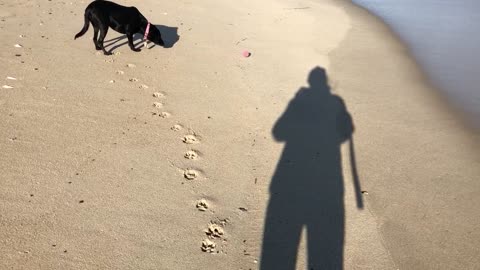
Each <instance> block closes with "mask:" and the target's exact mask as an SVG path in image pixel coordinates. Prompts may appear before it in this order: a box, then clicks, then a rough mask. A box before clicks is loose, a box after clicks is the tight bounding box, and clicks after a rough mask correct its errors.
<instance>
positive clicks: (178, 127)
mask: <svg viewBox="0 0 480 270" xmlns="http://www.w3.org/2000/svg"><path fill="white" fill-rule="evenodd" d="M170 129H171V130H173V131H180V130H182V129H183V126H182V125H179V124H175V125H173V126H172V127H171V128H170Z"/></svg>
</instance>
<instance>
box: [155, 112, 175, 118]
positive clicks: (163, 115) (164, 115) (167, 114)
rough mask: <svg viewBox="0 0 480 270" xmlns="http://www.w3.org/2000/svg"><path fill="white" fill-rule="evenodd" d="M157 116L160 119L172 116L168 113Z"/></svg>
mask: <svg viewBox="0 0 480 270" xmlns="http://www.w3.org/2000/svg"><path fill="white" fill-rule="evenodd" d="M158 116H159V117H161V118H170V117H171V116H172V115H171V114H170V113H169V112H161V113H159V114H158Z"/></svg>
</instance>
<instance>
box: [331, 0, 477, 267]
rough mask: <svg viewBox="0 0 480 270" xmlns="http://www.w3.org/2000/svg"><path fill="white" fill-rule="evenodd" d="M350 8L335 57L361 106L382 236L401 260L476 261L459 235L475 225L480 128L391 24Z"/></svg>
mask: <svg viewBox="0 0 480 270" xmlns="http://www.w3.org/2000/svg"><path fill="white" fill-rule="evenodd" d="M346 3H347V2H346ZM348 5H351V6H348ZM345 8H346V11H347V13H349V14H350V15H351V16H352V20H353V21H354V22H353V28H352V29H351V31H350V33H349V36H348V37H347V38H346V39H345V40H344V41H343V42H342V44H341V45H340V47H339V48H337V50H336V51H334V52H333V53H332V54H331V56H332V58H331V59H332V63H333V70H334V72H336V73H337V76H338V77H337V78H336V79H337V80H338V81H339V83H338V85H339V93H342V94H343V95H344V97H345V99H346V101H347V104H348V103H349V102H350V103H351V105H350V108H351V109H353V110H354V111H353V112H352V115H353V117H354V120H355V115H357V117H356V120H357V121H356V122H357V125H358V129H357V135H356V136H357V139H356V141H357V142H358V141H360V143H357V149H358V151H357V153H358V154H357V157H358V165H359V168H364V170H363V173H362V170H361V171H360V175H363V177H364V181H363V187H364V188H365V189H366V190H368V193H369V195H368V196H367V197H368V199H366V201H367V205H368V206H369V207H370V209H371V211H372V213H374V215H375V216H376V220H377V225H378V227H379V230H380V231H381V234H382V238H383V242H384V244H385V246H386V247H387V249H388V250H389V252H390V254H391V255H392V257H393V261H394V262H395V263H396V265H397V266H398V268H405V269H438V268H455V267H460V268H465V269H471V268H472V267H474V265H478V263H480V262H479V261H478V260H476V259H474V258H475V255H474V252H472V250H475V249H477V248H478V247H476V246H475V244H471V245H470V246H469V248H467V247H465V248H461V247H458V246H456V244H455V243H458V241H463V240H464V239H468V238H469V237H470V236H469V231H471V230H473V229H474V227H475V226H474V224H475V222H473V223H472V222H465V223H464V222H463V221H466V220H470V218H471V215H473V213H474V212H475V210H474V209H472V207H470V206H471V205H474V204H475V203H474V202H475V201H478V199H477V198H476V197H475V195H473V194H475V192H477V191H478V190H479V186H478V183H476V180H475V179H477V178H478V176H479V175H480V167H479V164H480V157H479V155H478V149H479V144H478V133H476V132H475V131H474V130H473V129H472V128H471V126H465V122H464V121H461V120H460V119H463V118H461V117H462V116H461V115H459V114H458V113H456V112H455V111H454V112H453V113H452V109H451V106H450V105H449V103H448V100H446V98H444V97H443V96H442V95H441V94H440V92H439V91H435V87H434V86H433V85H432V83H431V82H430V80H429V79H428V77H427V76H426V75H425V73H424V71H423V70H421V69H420V67H419V65H418V64H417V62H416V60H415V59H414V58H413V56H412V55H411V53H410V52H409V50H408V49H407V47H406V45H405V43H403V42H402V41H401V40H400V39H399V38H398V36H397V35H396V34H395V33H394V32H393V31H392V30H391V29H390V27H389V26H388V25H387V24H385V23H384V22H383V21H382V20H381V19H380V18H378V17H377V16H375V15H374V14H371V13H370V12H369V11H368V10H366V9H364V8H363V7H360V6H357V5H355V4H354V3H351V2H350V1H348V3H347V4H346V6H345ZM352 59H355V62H354V65H348V63H352ZM362 67H368V69H362ZM358 92H362V93H369V94H368V96H365V94H363V95H362V94H361V93H358ZM352 105H353V107H352ZM369 107H372V108H375V109H372V108H370V109H369ZM372 112H375V113H373V114H372ZM365 169H366V170H365ZM470 190H473V192H472V193H473V194H472V193H470ZM460 198H462V199H460ZM458 209H462V211H464V212H463V213H458ZM420 217H421V221H419V218H420ZM452 219H456V220H457V221H456V222H452V221H451V220H452ZM413 224H415V225H413ZM447 224H448V225H447ZM445 231H447V232H448V233H445ZM427 232H428V233H427ZM475 238H478V235H477V236H475ZM432 239H442V241H443V243H444V244H445V243H449V244H445V245H442V246H438V245H436V244H435V243H432ZM460 248H461V250H462V251H459V249H460ZM445 253H449V254H451V255H450V256H448V257H445V256H444V255H443V254H445ZM422 258H430V261H424V260H423V259H422Z"/></svg>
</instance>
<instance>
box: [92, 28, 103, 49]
mask: <svg viewBox="0 0 480 270" xmlns="http://www.w3.org/2000/svg"><path fill="white" fill-rule="evenodd" d="M97 40H98V27H97V26H93V44H95V49H96V50H97V51H99V50H101V49H102V47H100V46H99V45H98V41H97Z"/></svg>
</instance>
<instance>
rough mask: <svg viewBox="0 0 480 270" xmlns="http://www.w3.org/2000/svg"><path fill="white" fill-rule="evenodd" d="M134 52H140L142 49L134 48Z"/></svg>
mask: <svg viewBox="0 0 480 270" xmlns="http://www.w3.org/2000/svg"><path fill="white" fill-rule="evenodd" d="M133 51H134V52H139V51H141V50H140V49H133Z"/></svg>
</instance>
